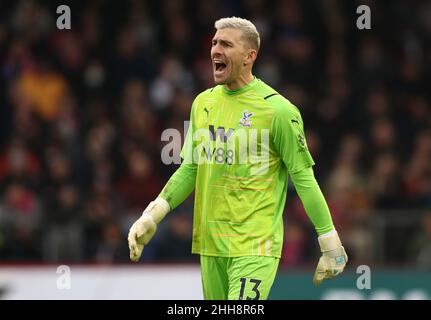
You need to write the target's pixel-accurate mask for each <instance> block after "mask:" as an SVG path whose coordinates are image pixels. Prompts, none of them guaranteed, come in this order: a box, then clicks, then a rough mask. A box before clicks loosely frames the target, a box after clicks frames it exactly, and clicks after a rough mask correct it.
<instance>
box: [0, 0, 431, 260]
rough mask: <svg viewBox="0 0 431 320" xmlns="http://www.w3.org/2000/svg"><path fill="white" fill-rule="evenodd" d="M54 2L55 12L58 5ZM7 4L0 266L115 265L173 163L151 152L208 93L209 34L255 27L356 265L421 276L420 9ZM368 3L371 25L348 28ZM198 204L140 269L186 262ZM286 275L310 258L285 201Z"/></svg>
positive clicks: (304, 231) (264, 75) (426, 120)
mask: <svg viewBox="0 0 431 320" xmlns="http://www.w3.org/2000/svg"><path fill="white" fill-rule="evenodd" d="M63 2H64V3H63ZM63 2H62V3H56V2H55V1H51V2H48V1H33V0H25V1H24V0H21V1H14V2H12V1H10V2H8V3H4V1H2V2H1V3H0V260H1V261H13V262H16V261H26V262H28V261H31V262H38V261H42V262H60V261H61V262H90V263H122V262H123V263H125V262H127V261H128V248H127V241H126V237H127V233H128V229H129V227H130V225H131V223H132V222H133V221H134V220H135V219H136V218H137V217H138V216H139V215H140V214H141V212H142V210H143V209H144V208H145V207H146V205H147V204H148V203H149V202H150V201H151V200H153V199H154V198H155V197H156V196H157V195H158V193H159V192H160V190H161V189H162V188H163V186H164V183H165V182H166V181H167V179H168V178H169V177H170V175H171V174H172V173H173V172H174V171H175V169H176V167H177V166H176V165H164V164H163V163H162V161H161V159H160V151H161V149H162V147H163V146H164V145H165V144H166V142H162V141H161V139H160V136H161V133H162V131H163V130H164V129H166V128H177V129H179V130H180V131H181V130H183V121H184V120H188V117H189V111H190V106H191V103H192V101H193V99H194V97H195V96H196V94H197V93H199V92H200V91H202V90H204V89H206V88H209V87H212V86H213V82H212V71H211V64H210V60H209V50H210V44H211V37H212V36H213V33H214V27H213V24H214V21H215V20H217V19H218V18H220V17H224V16H232V15H236V16H242V17H246V18H248V19H250V20H252V21H253V22H254V23H255V24H256V26H257V28H258V30H259V31H260V34H261V40H262V45H261V51H260V52H259V56H258V59H257V62H256V65H255V69H254V73H255V75H256V76H258V77H259V78H261V79H262V80H264V81H265V82H267V83H268V84H270V85H271V86H273V87H274V88H275V89H277V90H278V91H279V92H280V93H281V94H283V95H285V96H286V97H287V98H288V99H289V100H291V101H292V102H293V103H294V104H296V105H297V106H298V107H299V108H300V110H301V112H302V116H303V118H304V122H305V129H306V136H307V141H308V145H309V148H310V150H311V153H312V155H313V157H314V159H315V162H316V166H315V168H314V169H315V173H316V176H317V179H318V181H319V184H320V185H321V187H322V190H323V192H324V194H325V196H326V199H327V201H328V204H329V206H330V209H331V212H332V215H333V220H334V222H335V224H336V226H337V229H338V231H339V233H340V235H341V237H342V239H343V242H344V243H345V246H346V250H347V251H348V252H349V256H350V258H351V261H353V262H352V263H355V262H357V263H360V264H364V263H373V262H379V263H396V264H409V265H411V264H414V265H417V266H421V267H425V268H431V247H430V246H431V3H430V2H427V1H414V2H410V1H403V0H394V1H387V2H385V1H353V0H352V1H342V0H337V1H336V0H328V1H317V0H315V1H298V0H296V1H294V0H286V1H284V0H280V1H264V0H244V1H241V0H236V1H231V0H229V1H227V0H224V1H222V0H208V1H198V0H195V1H170V0H159V1H145V0H128V1H97V0H96V1H85V2H82V3H78V2H76V3H75V2H74V3H70V4H69V5H70V8H71V14H72V24H71V27H72V28H71V30H58V29H57V28H56V19H57V17H58V16H59V15H58V14H56V8H57V5H59V4H67V1H63ZM361 4H367V5H369V6H370V8H371V27H372V28H371V30H358V29H357V27H356V19H357V18H358V16H359V15H358V14H357V13H356V8H357V6H359V5H361ZM192 210H193V198H192V197H190V198H189V199H188V200H187V201H186V202H185V203H183V204H182V205H181V206H180V207H178V208H177V209H176V210H175V212H174V213H172V214H170V215H169V217H168V218H167V219H166V221H165V222H164V223H162V224H161V225H160V227H159V230H158V232H157V234H156V236H155V238H154V240H153V242H152V243H151V245H150V246H148V247H147V248H146V249H145V251H144V257H143V260H144V261H156V262H158V261H175V262H178V261H197V257H194V256H192V255H191V253H190V251H191V232H192ZM285 219H286V223H285V229H286V230H285V245H284V249H283V257H282V263H283V266H287V267H291V266H301V265H304V264H311V263H314V262H315V260H316V255H317V243H316V234H315V232H314V230H313V228H312V225H311V224H310V222H309V220H308V219H307V216H306V214H305V212H304V210H303V208H302V205H301V202H300V201H299V199H298V197H297V195H296V193H295V190H294V188H293V187H292V186H291V187H290V188H289V193H288V199H287V203H286V215H285Z"/></svg>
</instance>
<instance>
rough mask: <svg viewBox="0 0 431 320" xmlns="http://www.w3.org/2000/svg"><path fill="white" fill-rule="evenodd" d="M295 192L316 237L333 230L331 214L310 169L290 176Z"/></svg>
mask: <svg viewBox="0 0 431 320" xmlns="http://www.w3.org/2000/svg"><path fill="white" fill-rule="evenodd" d="M291 178H292V182H293V184H294V185H295V189H296V192H297V194H298V196H299V198H300V199H301V202H302V204H303V206H304V208H305V211H306V212H307V215H308V217H309V218H310V220H311V222H312V223H313V225H314V227H315V229H316V232H317V233H318V235H322V234H324V233H327V232H329V231H332V230H334V224H333V222H332V217H331V213H330V211H329V208H328V205H327V203H326V200H325V197H324V196H323V194H322V191H321V190H320V187H319V185H318V183H317V181H316V178H315V177H314V173H313V169H312V168H311V167H309V168H306V169H304V170H301V171H299V172H297V173H295V174H292V175H291Z"/></svg>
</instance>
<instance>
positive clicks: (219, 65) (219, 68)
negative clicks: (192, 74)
mask: <svg viewBox="0 0 431 320" xmlns="http://www.w3.org/2000/svg"><path fill="white" fill-rule="evenodd" d="M214 67H215V72H216V73H223V72H224V71H225V70H226V64H225V63H224V62H222V61H214Z"/></svg>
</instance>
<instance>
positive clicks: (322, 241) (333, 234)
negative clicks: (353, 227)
mask: <svg viewBox="0 0 431 320" xmlns="http://www.w3.org/2000/svg"><path fill="white" fill-rule="evenodd" d="M317 239H318V240H319V245H320V251H322V252H327V251H332V250H335V249H338V248H340V247H341V240H340V237H339V236H338V233H337V231H336V230H335V229H334V230H332V231H329V232H328V233H325V234H322V235H320V236H319V237H318V238H317Z"/></svg>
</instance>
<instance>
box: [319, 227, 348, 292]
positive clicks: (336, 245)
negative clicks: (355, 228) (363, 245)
mask: <svg viewBox="0 0 431 320" xmlns="http://www.w3.org/2000/svg"><path fill="white" fill-rule="evenodd" d="M318 240H319V245H320V251H322V256H321V257H320V259H319V263H318V264H317V268H316V272H315V273H314V278H313V282H314V284H315V285H316V286H318V285H320V284H321V283H322V281H323V280H325V279H332V278H334V277H336V276H338V275H339V274H340V273H342V272H343V270H344V267H345V266H346V263H347V261H348V257H347V254H346V251H345V250H344V247H343V246H342V245H341V241H340V238H339V237H338V233H337V231H335V230H333V231H330V232H328V233H325V234H323V235H321V236H319V238H318Z"/></svg>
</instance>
